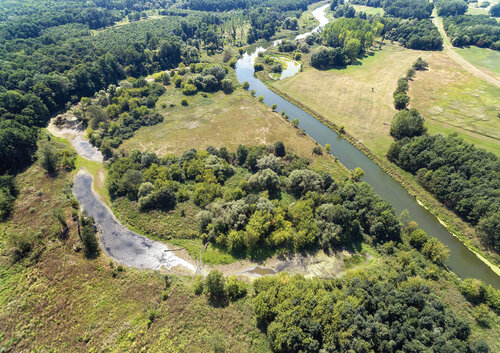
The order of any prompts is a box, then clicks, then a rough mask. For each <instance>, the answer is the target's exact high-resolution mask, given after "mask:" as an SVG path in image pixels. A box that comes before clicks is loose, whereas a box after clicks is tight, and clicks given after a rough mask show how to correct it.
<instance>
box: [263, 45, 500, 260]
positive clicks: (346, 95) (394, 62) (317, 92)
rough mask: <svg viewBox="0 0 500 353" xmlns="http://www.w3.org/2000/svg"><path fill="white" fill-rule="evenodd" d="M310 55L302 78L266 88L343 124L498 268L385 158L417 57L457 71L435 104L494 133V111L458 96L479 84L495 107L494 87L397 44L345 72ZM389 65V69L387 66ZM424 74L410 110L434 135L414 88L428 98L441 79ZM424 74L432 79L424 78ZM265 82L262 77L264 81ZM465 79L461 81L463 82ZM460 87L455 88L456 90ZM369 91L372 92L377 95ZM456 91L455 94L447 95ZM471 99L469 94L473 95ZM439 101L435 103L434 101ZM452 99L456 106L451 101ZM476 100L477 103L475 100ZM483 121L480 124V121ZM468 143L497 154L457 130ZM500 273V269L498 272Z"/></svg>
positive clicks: (483, 140)
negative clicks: (317, 64)
mask: <svg viewBox="0 0 500 353" xmlns="http://www.w3.org/2000/svg"><path fill="white" fill-rule="evenodd" d="M309 56H310V54H309V55H307V56H306V57H305V58H304V60H303V62H304V63H305V64H304V70H303V72H301V73H299V74H298V75H296V76H294V77H292V78H289V79H285V80H283V81H272V80H267V82H266V83H267V84H268V85H269V86H270V87H271V88H272V89H274V90H275V91H277V93H279V94H281V95H283V96H287V98H289V99H292V100H293V101H294V103H296V104H298V105H300V106H301V107H303V108H305V109H306V110H308V111H309V112H310V113H312V114H313V115H315V116H316V117H318V118H319V119H320V120H323V121H324V122H326V123H327V124H328V125H329V126H330V127H331V128H332V129H334V130H335V129H337V128H338V126H340V125H344V126H345V129H346V131H347V133H346V134H345V137H346V139H348V140H349V141H350V142H351V143H353V144H354V145H356V147H358V148H359V149H360V150H361V151H363V152H364V153H365V154H366V155H367V156H368V157H370V158H371V159H372V160H374V161H375V162H376V163H377V164H379V165H380V166H381V167H382V168H383V169H384V170H386V172H388V173H389V174H390V175H392V176H393V177H394V178H395V179H396V180H397V181H398V182H400V183H401V184H402V185H403V186H404V187H405V188H406V189H407V190H408V191H409V192H410V193H411V194H413V195H415V196H416V197H417V198H418V199H419V201H421V202H422V203H423V205H424V206H425V207H427V208H428V209H429V210H430V211H431V212H432V213H433V214H435V215H436V216H437V217H438V218H439V219H440V220H441V221H442V222H443V223H444V224H446V226H447V227H448V229H449V230H450V232H452V233H454V234H456V235H457V236H458V237H459V238H460V239H461V240H462V241H463V242H464V243H465V244H466V245H467V246H468V247H469V248H471V249H472V250H474V251H476V252H479V253H480V254H481V255H482V256H483V257H485V258H487V259H488V260H489V261H490V262H493V263H495V264H496V265H498V263H499V262H500V261H498V257H497V256H496V255H495V254H492V253H490V252H488V251H487V250H486V249H484V247H483V246H482V245H481V244H480V242H479V239H478V238H477V237H476V236H475V232H474V229H473V228H472V227H471V226H470V225H468V224H467V223H465V222H463V221H462V220H461V219H460V218H459V217H457V216H456V215H455V214H454V213H453V212H452V211H450V210H449V209H447V208H446V207H445V206H444V205H442V204H441V203H440V202H438V201H437V200H436V199H435V197H434V196H433V195H432V194H430V193H429V192H427V191H425V190H424V189H423V188H422V187H421V186H420V185H419V184H418V182H417V180H416V178H415V177H414V176H413V175H411V174H410V173H407V172H405V171H403V170H401V169H400V168H398V167H397V166H395V165H394V164H392V163H390V162H389V161H388V160H387V159H386V157H385V153H386V151H387V149H388V147H389V145H390V143H391V142H392V138H391V137H390V135H389V126H390V122H391V119H392V117H393V115H394V113H395V110H394V108H393V103H392V102H393V98H392V92H393V91H394V89H395V87H396V82H397V79H398V78H399V77H403V76H404V75H405V73H406V70H407V69H408V68H409V67H410V66H411V63H412V62H413V61H414V60H415V59H416V58H417V57H422V58H424V59H425V60H427V61H428V62H429V66H430V68H431V70H434V69H433V67H434V68H437V67H439V63H440V62H447V64H446V65H448V66H449V67H450V69H449V70H450V72H457V77H458V78H457V80H456V81H447V82H446V84H443V88H442V91H440V92H439V95H436V97H439V96H440V97H441V100H436V101H435V102H434V104H442V105H443V106H453V104H457V105H461V106H462V109H461V113H467V112H468V111H469V109H470V111H472V113H469V117H470V119H473V118H474V116H475V114H474V112H476V114H477V112H478V111H479V112H482V113H483V116H484V117H485V118H484V119H486V120H487V121H490V122H491V123H492V124H491V126H492V128H493V130H492V129H490V132H491V131H494V129H495V126H497V124H498V122H497V121H496V120H498V118H496V120H495V119H494V117H493V116H491V113H489V112H491V110H492V108H491V107H489V106H480V105H478V104H477V99H476V98H475V97H474V96H466V97H464V94H463V93H460V92H459V91H460V87H462V89H463V87H464V85H467V83H468V82H469V83H470V82H473V83H475V84H476V86H477V87H479V88H477V89H481V90H482V91H481V92H482V93H481V94H482V97H481V99H482V100H483V101H484V102H488V104H496V105H497V104H498V103H495V100H494V97H495V95H496V97H498V94H497V93H495V92H496V88H495V87H492V86H491V85H489V84H486V83H483V82H481V81H476V80H477V79H476V78H475V77H473V76H472V75H470V74H469V73H467V72H466V71H465V70H463V69H461V68H460V67H459V66H458V65H457V64H455V63H454V62H453V61H451V60H448V58H447V57H446V56H445V55H444V54H442V53H437V52H420V51H413V50H407V49H404V48H401V47H399V46H394V45H386V46H384V47H383V48H382V50H379V51H376V52H375V54H374V55H373V56H368V57H367V58H364V59H363V60H362V64H361V65H355V66H350V67H348V68H347V69H341V70H327V71H318V70H316V69H314V68H312V67H310V66H309V65H308V57H309ZM388 62H390V65H389V64H388ZM431 70H429V71H428V72H421V73H418V74H417V77H416V79H415V80H414V81H413V82H411V83H410V86H411V87H412V88H411V89H410V95H411V96H412V106H415V107H417V108H419V109H421V110H422V111H423V113H424V116H425V117H426V121H427V123H426V124H427V126H428V127H429V130H430V132H431V133H432V132H435V131H437V130H436V126H439V124H441V123H440V122H439V121H438V120H433V119H432V118H433V116H432V115H431V116H430V117H428V116H427V115H425V113H426V111H425V107H422V106H419V102H420V101H421V99H419V97H418V96H416V94H414V93H413V92H414V91H415V88H413V86H416V85H420V86H421V87H422V88H420V91H421V92H422V94H426V95H430V94H431V92H432V89H433V87H439V86H440V84H439V82H438V80H443V77H442V76H440V75H432V71H431ZM421 75H427V76H428V77H426V78H425V80H424V79H422V78H421V77H420V76H421ZM261 77H263V76H261ZM459 78H461V79H459ZM455 86H456V87H455ZM371 88H374V90H373V92H372V90H371ZM446 88H448V89H449V90H451V91H450V92H457V93H456V94H455V95H453V94H450V93H448V92H447V91H446ZM469 94H471V93H470V92H469ZM436 99H437V98H436ZM447 99H450V100H452V101H454V102H455V103H453V102H449V101H447ZM474 99H476V101H474ZM478 120H479V119H478ZM450 122H451V123H454V124H456V125H457V126H460V124H462V125H464V124H465V123H466V122H467V120H466V119H462V120H460V117H457V116H453V115H451V114H450V115H449V117H448V124H449V123H450ZM476 126H484V122H483V121H481V120H479V122H478V123H477V124H476ZM452 128H453V130H452V131H450V132H453V131H456V132H458V133H459V134H460V135H461V136H463V137H464V139H465V140H466V141H468V142H471V143H476V145H477V146H478V147H481V148H485V149H487V150H490V151H492V150H493V151H495V152H497V153H498V152H499V148H498V147H497V146H499V141H498V140H495V139H492V138H490V137H486V136H484V135H480V134H478V133H477V132H471V131H469V130H465V129H463V128H460V129H459V128H455V127H454V126H452ZM497 270H498V268H497Z"/></svg>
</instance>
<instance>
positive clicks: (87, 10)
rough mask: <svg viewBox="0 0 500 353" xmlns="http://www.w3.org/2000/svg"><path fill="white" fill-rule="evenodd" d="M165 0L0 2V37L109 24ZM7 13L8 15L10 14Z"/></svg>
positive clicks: (155, 5) (18, 36) (153, 6)
mask: <svg viewBox="0 0 500 353" xmlns="http://www.w3.org/2000/svg"><path fill="white" fill-rule="evenodd" d="M168 3H169V1H167V0H136V1H130V0H112V1H106V0H101V1H93V2H80V3H78V2H74V1H71V2H66V1H48V0H29V1H20V0H13V1H8V2H5V3H3V4H0V9H1V10H2V11H0V13H2V14H4V16H1V15H0V38H3V39H4V40H11V39H14V38H35V37H38V36H40V35H41V34H42V32H43V31H44V30H45V29H47V28H51V27H57V26H61V25H65V24H70V23H79V24H83V25H86V26H88V27H89V28H91V29H99V28H104V27H107V26H110V25H112V24H114V23H115V22H116V21H118V20H121V19H123V18H124V17H126V16H127V15H128V14H129V13H130V12H132V11H135V12H141V11H144V10H151V9H160V8H165V7H166V6H167V5H168ZM8 14H9V15H10V16H9V15H8Z"/></svg>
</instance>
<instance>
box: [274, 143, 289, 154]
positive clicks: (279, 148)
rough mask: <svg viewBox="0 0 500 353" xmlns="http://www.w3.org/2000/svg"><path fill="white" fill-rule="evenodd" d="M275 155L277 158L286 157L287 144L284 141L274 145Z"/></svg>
mask: <svg viewBox="0 0 500 353" xmlns="http://www.w3.org/2000/svg"><path fill="white" fill-rule="evenodd" d="M274 154H275V155H276V156H277V157H285V156H286V150H285V144H284V143H283V142H282V141H277V142H275V143H274Z"/></svg>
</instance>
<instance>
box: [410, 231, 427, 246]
mask: <svg viewBox="0 0 500 353" xmlns="http://www.w3.org/2000/svg"><path fill="white" fill-rule="evenodd" d="M408 239H409V242H410V244H411V245H412V246H413V247H415V248H416V249H417V250H421V249H422V247H423V246H424V245H425V243H426V242H427V240H428V239H429V237H428V235H427V233H426V232H425V231H423V230H422V229H416V230H414V231H413V232H411V233H410V234H409V235H408Z"/></svg>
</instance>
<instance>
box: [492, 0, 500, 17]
mask: <svg viewBox="0 0 500 353" xmlns="http://www.w3.org/2000/svg"><path fill="white" fill-rule="evenodd" d="M490 16H492V17H500V3H498V4H495V5H493V6H492V7H490Z"/></svg>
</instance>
